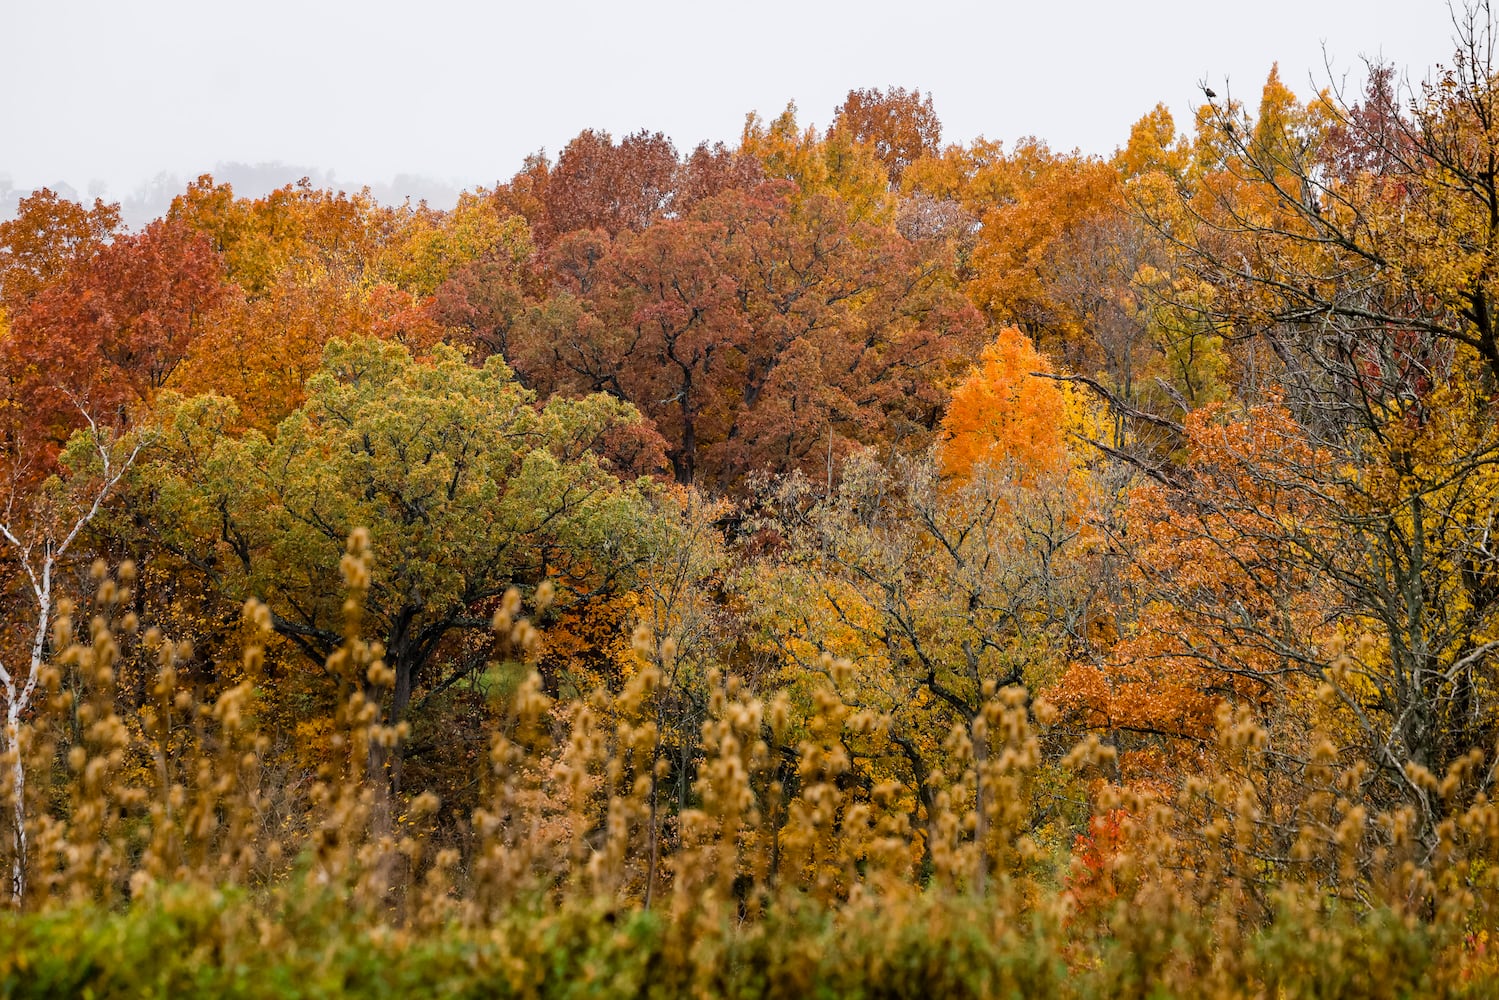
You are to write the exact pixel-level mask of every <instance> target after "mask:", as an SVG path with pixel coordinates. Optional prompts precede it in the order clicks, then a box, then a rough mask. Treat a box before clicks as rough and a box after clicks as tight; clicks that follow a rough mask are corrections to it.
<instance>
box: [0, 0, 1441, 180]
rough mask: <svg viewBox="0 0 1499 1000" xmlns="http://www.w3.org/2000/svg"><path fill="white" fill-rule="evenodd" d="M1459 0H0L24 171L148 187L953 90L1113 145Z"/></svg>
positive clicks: (1303, 70) (12, 169)
mask: <svg viewBox="0 0 1499 1000" xmlns="http://www.w3.org/2000/svg"><path fill="white" fill-rule="evenodd" d="M1451 34H1452V28H1451V22H1450V19H1449V16H1448V13H1447V8H1446V6H1445V4H1443V3H1441V2H1440V0H1404V2H1400V0H1258V2H1214V0H1192V2H1186V0H1161V2H1149V0H1135V2H1130V0H1074V2H1072V3H1054V4H1050V5H1046V4H1043V3H1040V2H1034V0H1033V2H1029V3H1013V2H992V3H974V2H956V0H927V2H925V3H915V2H910V3H901V4H896V3H891V2H888V0H863V2H855V3H846V2H838V3H831V2H819V0H800V2H787V0H756V2H743V0H718V2H713V0H698V2H685V0H650V2H636V3H630V2H626V0H614V2H607V0H604V2H600V0H572V2H553V3H546V2H544V0H540V2H539V0H530V2H527V3H510V2H489V3H481V2H460V0H423V2H402V3H396V2H390V0H253V2H233V3H228V2H224V0H217V2H216V0H0V192H3V189H4V188H5V187H6V186H7V184H6V181H7V180H8V181H9V185H10V186H13V187H14V188H15V189H18V190H20V191H22V192H24V191H29V190H30V189H31V188H33V187H36V186H40V185H43V184H56V183H58V182H63V183H66V184H68V185H70V186H72V187H73V188H74V189H76V190H77V191H78V192H80V193H85V192H90V193H100V194H106V195H107V196H109V197H111V198H115V199H122V198H126V197H127V196H129V195H131V194H132V193H133V192H135V191H136V190H137V189H138V188H140V187H141V186H142V185H145V184H146V183H148V182H149V181H150V180H151V179H152V178H155V177H157V176H158V175H160V174H162V173H166V174H168V175H172V176H173V177H175V178H189V177H192V176H195V175H196V174H197V173H199V172H202V171H204V170H210V169H212V168H213V166H214V165H215V164H217V163H225V162H241V163H262V162H271V161H275V162H281V163H287V164H295V165H300V166H303V167H309V168H318V169H320V170H322V171H328V172H331V173H332V174H333V175H334V176H335V177H336V179H337V181H338V182H339V183H340V184H341V185H350V186H359V185H362V184H365V183H370V184H379V183H381V182H389V181H391V180H392V178H395V177H396V176H397V175H401V174H407V175H420V176H424V177H429V178H438V179H440V180H442V181H445V182H447V183H449V184H451V185H453V186H460V187H467V186H473V185H476V184H492V183H494V182H495V181H496V180H501V179H506V178H508V177H509V176H510V175H511V174H513V173H514V172H515V170H516V169H517V167H518V166H519V164H520V162H521V159H522V158H523V157H524V156H525V155H526V153H528V152H531V151H534V150H536V149H539V148H543V147H544V148H545V149H546V150H548V151H549V152H551V153H553V154H555V152H556V151H557V150H558V149H560V148H561V147H562V146H563V145H564V144H565V143H566V142H567V140H568V139H569V138H571V137H572V136H573V135H576V134H577V133H578V132H579V131H580V130H582V129H583V128H586V127H593V128H602V129H605V130H607V131H610V132H612V133H613V134H614V135H615V136H616V137H618V136H620V135H623V134H625V133H628V132H632V131H634V130H636V129H639V128H642V127H646V128H650V129H651V130H653V131H654V130H660V131H663V132H665V133H666V134H667V135H669V136H671V137H672V138H673V140H674V141H675V142H676V144H677V148H678V149H680V150H683V151H686V150H688V149H690V148H691V147H692V146H693V145H695V144H696V143H697V142H698V141H699V140H702V139H722V140H724V141H726V142H729V143H731V144H732V143H733V142H735V141H736V140H737V138H738V136H739V133H740V130H741V128H742V126H743V123H744V116H745V113H746V112H748V111H751V110H758V111H760V112H761V113H762V114H763V115H765V116H766V117H770V116H773V115H775V114H776V113H778V112H779V111H780V110H781V109H782V108H783V107H784V106H785V104H786V102H787V101H789V100H795V101H796V102H797V106H798V108H799V109H800V119H801V121H802V122H803V123H804V124H805V123H807V122H815V123H816V124H818V125H825V124H826V123H827V121H828V119H829V118H830V117H831V114H832V109H833V108H834V107H835V106H836V105H837V104H838V103H840V102H841V100H842V98H843V95H844V94H845V93H847V91H848V90H849V88H851V87H869V86H877V87H885V86H889V85H892V84H894V85H900V86H905V87H920V88H921V89H922V90H923V92H930V93H931V94H932V95H933V97H934V99H935V102H936V109H937V113H938V115H939V117H940V118H941V119H942V121H943V124H944V139H945V140H946V141H966V140H968V139H971V138H973V137H975V136H977V135H979V134H983V135H986V136H988V137H989V138H994V139H1004V140H1007V141H1009V140H1013V139H1015V138H1016V137H1019V136H1023V135H1037V136H1040V137H1041V138H1043V139H1046V140H1047V141H1048V142H1049V143H1050V144H1051V145H1052V146H1053V147H1054V148H1059V149H1071V148H1074V147H1077V148H1081V149H1082V150H1084V151H1086V152H1096V153H1108V152H1111V151H1112V150H1113V149H1114V148H1115V147H1116V146H1118V145H1120V144H1121V143H1122V142H1123V141H1124V139H1125V138H1126V136H1127V135H1128V131H1129V126H1130V124H1131V123H1132V122H1134V121H1135V120H1136V119H1138V118H1139V117H1140V116H1141V115H1142V114H1144V113H1145V112H1146V111H1148V110H1149V109H1150V108H1151V107H1152V106H1154V105H1155V103H1156V102H1157V101H1165V102H1166V103H1167V104H1168V106H1170V107H1171V108H1172V110H1173V112H1174V113H1175V114H1176V115H1177V123H1178V127H1180V126H1181V125H1182V124H1183V123H1184V121H1186V120H1188V109H1189V108H1190V107H1191V106H1192V105H1193V103H1194V102H1195V101H1196V100H1197V99H1198V98H1199V93H1198V90H1197V83H1198V81H1200V80H1203V79H1207V80H1208V81H1209V82H1210V84H1211V85H1212V86H1213V87H1214V89H1216V90H1218V91H1219V92H1220V94H1221V93H1222V92H1223V87H1222V86H1220V84H1221V83H1222V82H1223V80H1224V79H1225V78H1227V79H1228V80H1229V82H1230V83H1231V85H1232V89H1233V92H1234V94H1235V95H1236V96H1241V97H1243V98H1244V99H1245V100H1246V102H1247V103H1250V105H1251V107H1252V106H1253V104H1254V103H1255V102H1257V100H1258V94H1259V88H1260V85H1261V84H1262V83H1263V82H1264V79H1265V76H1266V74H1267V73H1268V71H1269V68H1270V64H1271V63H1272V62H1273V61H1276V60H1279V62H1280V66H1281V73H1282V76H1283V78H1284V79H1285V80H1286V82H1287V83H1288V84H1289V85H1290V86H1291V87H1292V88H1293V89H1294V90H1296V91H1297V93H1298V94H1301V95H1302V96H1306V95H1307V94H1309V93H1310V92H1311V89H1312V88H1311V87H1310V85H1309V83H1308V79H1309V74H1310V73H1315V74H1316V75H1317V77H1318V79H1325V73H1324V72H1323V69H1322V67H1323V45H1324V43H1325V44H1326V50H1327V53H1328V54H1329V55H1330V56H1331V57H1332V59H1333V63H1334V66H1335V67H1336V69H1337V70H1338V71H1339V72H1350V73H1352V74H1353V75H1354V76H1357V74H1358V72H1359V70H1360V69H1361V63H1360V56H1362V55H1377V54H1381V53H1382V54H1383V55H1384V56H1385V57H1387V58H1388V59H1390V60H1392V61H1394V62H1395V63H1396V64H1397V65H1399V66H1403V67H1409V69H1410V74H1411V76H1412V77H1413V78H1415V79H1418V80H1419V79H1420V78H1422V77H1424V76H1425V74H1426V70H1427V68H1428V67H1429V66H1430V65H1432V64H1434V63H1437V62H1446V61H1448V59H1449V56H1450V53H1451V51H1452V44H1451V41H1450V38H1451Z"/></svg>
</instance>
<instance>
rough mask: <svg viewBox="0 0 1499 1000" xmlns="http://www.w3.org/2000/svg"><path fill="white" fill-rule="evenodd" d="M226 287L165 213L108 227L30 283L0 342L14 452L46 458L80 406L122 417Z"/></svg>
mask: <svg viewBox="0 0 1499 1000" xmlns="http://www.w3.org/2000/svg"><path fill="white" fill-rule="evenodd" d="M227 294H228V292H227V289H226V286H225V284H224V275H223V265H222V263H221V262H220V260H219V258H218V256H217V255H216V254H215V253H214V252H213V250H212V248H211V247H210V245H209V242H208V240H207V239H206V238H205V237H203V236H202V235H201V234H199V233H196V232H194V231H193V230H192V229H190V228H188V227H187V226H185V225H183V224H182V223H180V222H173V221H166V220H162V221H157V222H154V223H152V224H151V225H149V226H147V227H146V228H145V229H144V230H143V231H142V232H141V233H140V234H138V235H132V236H119V237H116V238H115V240H114V241H113V242H112V243H110V244H108V245H107V246H104V247H102V248H100V249H98V250H97V251H96V252H95V253H94V254H93V256H92V257H91V258H89V259H88V260H87V262H86V263H84V264H82V265H81V266H79V267H77V268H76V269H74V270H72V271H69V272H68V273H67V274H66V275H65V276H64V277H62V278H61V279H60V280H58V281H56V282H55V283H53V284H51V285H50V286H48V287H46V288H44V289H43V290H41V291H40V292H38V293H37V294H36V295H35V296H34V297H33V298H32V299H31V301H30V302H29V303H28V304H27V305H26V306H25V307H24V308H22V309H19V310H18V311H17V312H16V313H15V314H14V315H13V316H12V317H11V320H10V325H11V329H10V334H9V336H8V337H6V338H5V340H4V341H3V342H0V371H3V373H4V378H5V386H6V397H7V399H6V402H7V404H8V406H7V410H6V418H7V422H8V423H10V424H11V426H12V427H13V428H14V430H13V434H14V437H13V439H12V440H14V441H16V442H18V443H19V444H21V450H22V457H23V460H24V456H25V455H27V454H30V455H32V456H34V457H37V458H40V459H42V460H43V461H47V460H49V459H48V456H50V455H54V454H55V453H56V449H57V448H59V447H60V446H61V445H62V443H63V442H64V441H66V440H67V437H68V435H69V434H70V433H72V431H73V430H74V429H76V428H78V427H81V426H83V424H84V421H85V418H84V416H83V413H84V412H87V413H88V414H89V415H90V416H92V417H93V418H94V419H95V420H98V421H100V422H103V423H106V424H110V425H113V426H116V427H124V426H127V425H128V424H129V423H130V420H131V413H132V411H133V410H134V409H135V408H136V407H138V406H140V405H142V404H146V403H149V402H150V401H151V399H152V398H153V397H154V396H155V394H156V391H157V390H158V389H160V388H161V387H162V386H163V385H164V384H165V383H166V381H167V380H168V378H170V377H171V375H172V373H173V372H174V371H175V370H176V368H177V366H178V365H179V364H180V363H181V362H182V360H183V358H184V357H186V356H187V354H188V352H189V351H190V350H191V348H192V344H193V342H194V340H195V339H196V338H197V337H198V336H199V335H200V334H201V333H202V332H203V331H204V329H205V324H206V323H207V320H208V317H209V316H210V315H211V314H212V312H213V310H214V309H215V308H217V307H218V305H219V304H220V303H221V302H223V301H224V300H225V298H226V296H227Z"/></svg>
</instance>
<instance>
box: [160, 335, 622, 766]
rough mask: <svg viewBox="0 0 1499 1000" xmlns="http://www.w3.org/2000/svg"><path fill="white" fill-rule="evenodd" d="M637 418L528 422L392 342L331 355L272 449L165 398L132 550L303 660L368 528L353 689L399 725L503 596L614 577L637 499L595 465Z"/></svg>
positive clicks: (597, 587) (515, 401)
mask: <svg viewBox="0 0 1499 1000" xmlns="http://www.w3.org/2000/svg"><path fill="white" fill-rule="evenodd" d="M636 419H638V418H637V416H636V414H635V412H634V410H633V409H632V408H631V407H629V406H628V405H626V404H624V403H621V402H619V401H617V400H614V399H612V398H610V397H607V396H599V395H595V396H590V397H588V398H585V399H577V400H573V399H562V398H559V399H555V400H553V401H551V402H549V403H548V404H547V405H546V406H545V407H543V408H540V409H538V408H536V407H535V406H533V397H532V396H531V394H530V393H528V392H527V391H526V390H524V389H523V388H522V387H521V386H519V385H518V384H517V383H516V382H515V380H514V377H513V376H512V374H511V372H510V370H509V369H508V368H507V367H506V366H505V365H504V364H503V363H502V362H501V361H500V360H499V359H498V358H492V359H490V360H489V362H487V363H486V364H485V366H484V367H483V368H475V367H473V366H471V365H469V364H467V363H466V362H465V361H464V360H463V359H462V357H461V356H459V355H458V354H457V353H456V352H455V351H452V350H451V349H446V348H437V349H435V351H434V354H433V358H432V360H431V361H430V362H415V361H413V360H412V359H411V357H410V355H409V354H408V353H407V352H406V351H405V349H403V348H402V347H400V346H399V345H396V344H391V343H387V342H381V341H374V340H360V341H353V342H343V341H332V342H330V343H329V345H328V347H327V350H326V353H325V357H324V362H323V366H322V369H321V370H320V371H319V372H318V374H317V375H316V376H315V377H314V378H313V379H312V381H311V382H310V384H309V393H308V399H307V401H306V403H305V404H304V405H303V406H301V407H300V408H298V409H297V410H295V411H294V412H293V413H292V414H291V415H289V416H288V417H287V418H286V419H285V420H283V421H282V422H281V423H280V424H279V426H278V427H277V428H276V432H275V435H274V437H269V438H268V437H266V436H264V435H262V434H261V433H259V432H258V431H255V430H250V431H247V432H245V433H244V434H243V435H236V434H234V433H233V427H234V425H235V424H236V423H237V422H238V416H237V414H236V413H235V411H234V407H233V404H232V403H230V402H229V401H227V400H224V399H222V398H217V397H196V398H192V399H184V398H181V397H178V396H167V397H164V398H163V401H162V404H161V407H160V410H159V413H158V417H157V420H156V422H155V423H154V424H153V425H152V429H151V433H152V434H153V435H155V437H156V438H157V440H158V441H159V446H158V447H156V448H154V449H153V450H152V452H151V453H150V455H149V461H145V462H143V464H142V465H140V466H139V468H138V470H137V475H136V476H134V477H133V480H132V486H131V504H132V506H133V509H135V510H137V511H139V512H141V513H142V518H141V519H140V522H139V523H141V524H144V525H145V526H146V527H145V530H146V531H147V533H148V537H147V538H146V539H145V540H144V544H145V545H146V546H147V547H148V548H154V549H155V550H156V551H158V552H161V551H165V552H169V553H172V554H174V555H175V556H176V557H178V558H180V559H182V560H184V561H185V562H186V563H187V564H188V566H190V567H192V568H193V569H195V570H196V571H197V572H198V573H201V574H202V577H203V579H204V580H205V581H206V583H207V585H208V586H210V587H211V588H213V589H214V590H216V591H218V592H220V593H223V594H224V595H226V596H228V597H230V598H231V599H236V600H243V599H244V598H246V597H248V596H251V595H254V596H258V597H260V598H261V599H262V600H264V601H265V602H266V604H267V605H268V606H269V607H270V610H271V614H272V620H273V623H274V626H275V628H276V630H277V631H278V632H280V633H281V634H282V635H284V636H286V637H287V638H288V639H289V640H290V641H292V642H293V643H295V644H296V645H297V646H298V647H300V648H301V649H302V650H303V651H304V652H305V653H306V654H307V655H308V657H309V658H310V659H311V660H312V661H313V662H315V663H317V664H319V665H321V664H322V663H323V662H324V660H325V659H326V657H327V656H328V655H329V654H331V653H332V652H333V651H334V650H335V649H337V648H338V647H339V645H340V643H341V642H342V639H341V636H340V626H339V623H340V622H341V621H342V615H343V611H342V604H341V599H340V598H339V597H338V596H337V595H338V593H339V588H338V586H337V582H336V581H337V576H338V567H339V564H340V559H341V557H342V554H343V552H344V544H345V540H346V539H347V538H348V537H349V535H350V534H351V533H352V532H353V531H354V529H356V528H364V529H367V530H368V532H369V534H370V538H371V542H372V551H373V578H372V582H371V588H370V592H369V605H368V608H367V612H366V613H367V616H368V618H369V619H370V621H371V631H372V634H374V635H378V636H379V637H380V638H381V639H382V641H383V642H384V648H385V658H384V662H385V664H386V665H387V666H388V667H389V670H390V674H389V676H388V680H385V681H377V679H376V678H374V676H373V675H372V677H371V692H372V695H373V696H376V697H383V698H384V701H385V705H386V712H387V715H386V719H387V721H388V722H390V723H391V724H399V723H400V722H401V721H403V720H404V719H405V718H406V716H407V714H408V710H409V708H410V706H411V704H412V698H413V695H415V694H417V693H418V692H420V691H422V690H430V689H431V687H432V686H433V685H437V684H440V683H442V682H443V681H444V680H445V679H447V676H446V673H445V671H450V670H453V669H455V668H456V666H455V665H461V664H465V663H469V662H470V658H468V657H450V656H445V655H443V650H444V649H448V648H449V646H450V644H451V643H452V642H456V641H458V640H459V637H461V636H462V635H464V634H466V633H467V634H476V633H477V634H483V635H487V634H488V630H489V624H490V618H489V616H490V614H491V613H492V612H493V610H494V605H495V603H496V602H497V601H498V599H499V598H500V596H501V595H502V594H503V593H504V592H505V591H506V589H507V588H509V587H511V586H514V585H520V586H527V587H534V586H536V585H538V584H540V583H541V582H542V581H543V580H547V579H551V580H554V581H555V582H556V583H557V584H558V585H559V586H561V587H562V588H563V589H564V591H566V592H570V593H581V594H590V593H594V592H600V591H607V590H609V589H610V588H614V587H620V586H623V585H625V584H626V583H628V582H629V580H630V575H631V573H632V572H633V569H634V567H635V564H636V562H637V560H638V559H639V558H640V555H639V553H638V552H636V551H635V548H634V545H635V539H637V538H638V537H640V532H639V531H638V530H637V529H638V526H639V524H640V522H641V519H643V518H646V517H648V516H649V501H648V496H649V493H650V489H649V487H648V486H647V485H646V484H645V483H644V482H636V483H624V482H621V481H620V480H619V479H618V478H616V477H615V476H614V475H613V474H612V473H611V472H610V471H609V470H608V469H606V468H605V467H604V465H603V463H602V462H601V460H600V458H599V457H598V451H599V449H600V444H601V442H602V441H604V440H605V439H606V438H607V436H608V435H609V433H610V432H611V431H613V430H614V429H616V428H619V427H622V426H628V425H630V424H631V423H632V422H634V421H635V420H636ZM479 662H480V663H481V664H482V662H483V661H482V658H481V659H480V661H479ZM387 685H388V692H386V687H387ZM386 763H389V765H390V767H391V769H392V770H391V777H392V779H393V780H394V781H395V782H397V783H398V782H399V779H400V757H399V756H396V757H394V758H392V759H390V760H388V761H387V760H386V759H385V758H384V756H383V755H378V754H377V759H376V760H374V761H372V766H373V767H375V768H377V769H378V768H380V767H383V766H384V765H385V764H386Z"/></svg>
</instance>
